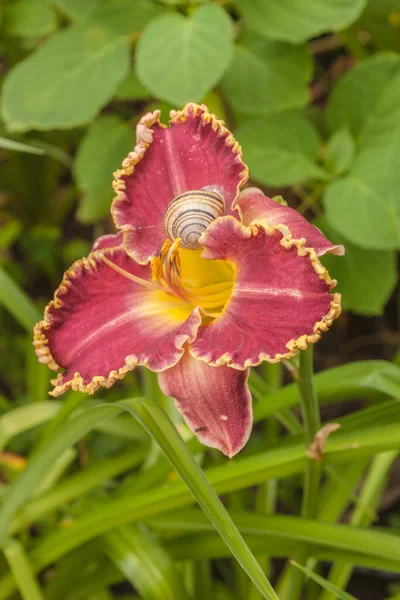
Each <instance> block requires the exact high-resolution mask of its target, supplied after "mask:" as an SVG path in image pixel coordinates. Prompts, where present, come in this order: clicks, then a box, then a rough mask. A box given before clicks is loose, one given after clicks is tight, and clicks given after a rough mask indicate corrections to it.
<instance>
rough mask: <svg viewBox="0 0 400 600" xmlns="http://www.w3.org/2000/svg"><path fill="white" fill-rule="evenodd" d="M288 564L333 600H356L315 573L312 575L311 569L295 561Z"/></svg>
mask: <svg viewBox="0 0 400 600" xmlns="http://www.w3.org/2000/svg"><path fill="white" fill-rule="evenodd" d="M290 563H291V564H292V565H293V566H294V567H296V568H297V569H300V571H302V573H304V574H305V575H307V577H309V578H310V579H313V580H314V581H315V582H316V583H318V584H319V585H320V586H321V587H322V588H323V589H325V590H327V591H329V592H331V593H332V594H333V597H334V598H339V599H340V600H357V598H356V597H355V596H352V595H351V594H348V593H347V592H345V591H343V590H341V589H340V588H338V587H336V585H333V583H331V582H330V581H327V580H326V579H324V578H323V577H321V576H320V575H318V574H317V573H314V571H312V570H311V569H307V568H306V567H303V566H302V565H299V563H297V562H296V561H295V560H291V561H290Z"/></svg>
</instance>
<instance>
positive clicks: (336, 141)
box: [324, 127, 356, 175]
mask: <svg viewBox="0 0 400 600" xmlns="http://www.w3.org/2000/svg"><path fill="white" fill-rule="evenodd" d="M355 151H356V148H355V143H354V140H353V138H352V136H351V133H350V132H349V130H348V129H347V128H346V127H343V128H341V129H339V130H338V131H336V132H335V133H334V134H333V135H332V137H331V138H330V140H329V141H328V144H327V145H326V148H325V155H324V163H325V166H326V168H327V169H328V171H331V172H332V173H335V174H337V175H340V174H341V173H344V172H345V171H348V170H349V168H350V167H351V164H352V162H353V159H354V155H355Z"/></svg>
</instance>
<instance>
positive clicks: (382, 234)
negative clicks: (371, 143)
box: [323, 130, 400, 250]
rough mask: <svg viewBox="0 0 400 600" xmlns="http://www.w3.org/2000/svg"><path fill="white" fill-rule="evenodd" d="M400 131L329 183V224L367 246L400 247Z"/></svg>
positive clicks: (366, 151)
mask: <svg viewBox="0 0 400 600" xmlns="http://www.w3.org/2000/svg"><path fill="white" fill-rule="evenodd" d="M399 186H400V130H399V135H398V136H393V137H392V139H391V143H390V144H389V143H388V144H387V145H386V146H384V147H383V148H380V149H373V150H364V151H363V152H361V153H360V154H359V155H358V157H357V159H356V161H355V163H354V165H353V168H352V170H351V171H350V173H349V175H348V176H347V177H345V178H344V179H342V180H340V181H335V182H333V183H332V184H331V185H329V186H328V188H327V190H326V193H325V196H324V199H323V203H324V206H325V210H326V218H327V221H328V224H329V225H330V226H331V227H333V228H334V229H335V230H336V231H337V232H338V233H340V234H341V235H343V237H345V238H346V239H348V240H350V241H351V242H353V243H354V244H356V245H358V246H361V247H362V248H365V249H376V250H391V249H395V248H400V196H399V193H398V190H399Z"/></svg>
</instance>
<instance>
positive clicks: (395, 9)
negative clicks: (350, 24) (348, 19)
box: [355, 0, 400, 51]
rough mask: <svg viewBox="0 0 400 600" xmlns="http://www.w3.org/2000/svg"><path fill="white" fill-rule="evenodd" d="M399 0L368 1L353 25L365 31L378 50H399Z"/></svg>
mask: <svg viewBox="0 0 400 600" xmlns="http://www.w3.org/2000/svg"><path fill="white" fill-rule="evenodd" d="M399 16H400V4H399V0H368V1H367V6H366V9H365V11H364V12H363V13H362V14H361V17H360V19H359V20H358V21H357V23H356V24H355V26H356V27H360V28H362V29H366V30H367V31H368V32H369V33H370V34H371V35H372V38H373V41H374V45H376V46H377V47H378V49H379V50H397V51H399V50H400V28H399V26H398V22H399Z"/></svg>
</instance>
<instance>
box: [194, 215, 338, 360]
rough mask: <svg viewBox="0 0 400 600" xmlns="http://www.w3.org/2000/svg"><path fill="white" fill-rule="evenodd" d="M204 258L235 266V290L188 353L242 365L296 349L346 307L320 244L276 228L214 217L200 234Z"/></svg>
mask: <svg viewBox="0 0 400 600" xmlns="http://www.w3.org/2000/svg"><path fill="white" fill-rule="evenodd" d="M201 243H202V244H203V245H204V247H205V251H204V252H203V257H204V258H211V259H224V260H229V261H231V262H232V263H233V264H234V265H235V266H236V278H235V282H234V287H233V292H232V295H231V297H230V299H229V301H228V302H227V304H226V306H225V308H224V310H223V312H222V313H221V315H220V316H219V317H218V318H216V319H215V321H213V322H211V323H210V324H208V325H204V326H202V327H200V329H199V332H198V335H197V338H196V340H195V342H194V343H193V344H192V346H191V347H190V352H191V354H192V355H193V356H194V357H195V358H199V359H201V360H204V361H206V362H208V363H210V364H213V365H224V364H227V365H229V366H231V367H234V368H237V369H244V368H247V367H249V366H251V365H257V364H260V362H262V361H263V360H267V361H269V362H276V361H278V360H281V359H282V358H286V357H290V356H293V355H294V354H295V353H296V348H301V349H303V348H306V347H307V344H308V343H313V342H316V341H318V340H319V338H320V333H321V331H326V330H327V328H328V327H329V326H330V325H331V324H332V322H333V320H334V319H335V318H336V317H337V316H339V314H340V295H339V294H334V295H331V294H330V290H331V288H332V287H333V286H334V284H335V283H336V282H333V281H332V280H331V279H330V277H329V274H328V272H327V270H326V269H325V268H324V267H323V266H322V265H321V263H320V262H319V260H318V258H317V256H316V254H315V251H314V250H313V249H310V248H304V247H303V246H302V244H300V243H299V242H298V241H296V240H288V239H285V238H284V237H283V236H282V233H281V232H280V231H279V230H278V229H276V228H275V227H271V228H268V229H264V228H263V227H261V226H253V227H251V228H250V227H245V226H243V225H241V224H240V223H239V221H236V220H235V219H233V218H232V217H222V218H220V219H218V220H217V221H214V222H213V223H212V224H211V225H210V226H209V228H208V229H207V231H206V232H205V233H204V234H203V235H202V237H201Z"/></svg>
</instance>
